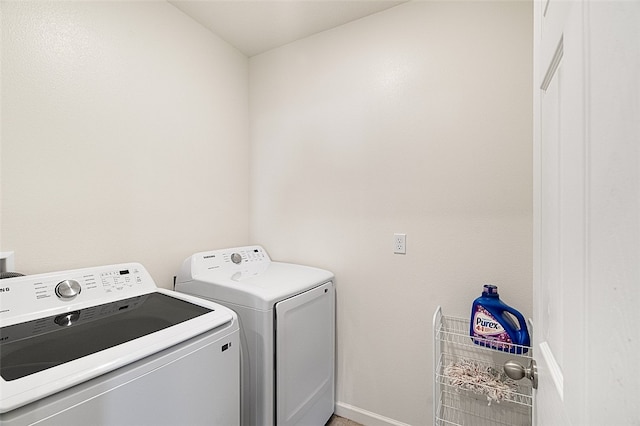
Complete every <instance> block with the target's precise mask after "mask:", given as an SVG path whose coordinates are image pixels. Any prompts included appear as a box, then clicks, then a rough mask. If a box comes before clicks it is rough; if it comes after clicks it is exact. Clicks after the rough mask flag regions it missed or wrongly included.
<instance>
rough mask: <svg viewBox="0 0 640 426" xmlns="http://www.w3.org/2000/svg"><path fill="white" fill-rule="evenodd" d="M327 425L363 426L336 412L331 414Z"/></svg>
mask: <svg viewBox="0 0 640 426" xmlns="http://www.w3.org/2000/svg"><path fill="white" fill-rule="evenodd" d="M325 426H362V425H361V424H360V423H356V422H354V421H352V420H349V419H345V418H344V417H338V416H336V415H335V414H334V415H333V416H331V418H330V419H329V421H328V422H327V424H326V425H325Z"/></svg>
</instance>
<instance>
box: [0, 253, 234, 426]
mask: <svg viewBox="0 0 640 426" xmlns="http://www.w3.org/2000/svg"><path fill="white" fill-rule="evenodd" d="M0 326H1V327H0V426H23V425H32V424H37V425H39V426H46V425H52V426H57V425H105V426H126V425H136V426H141V425H148V426H158V425H167V426H169V425H171V426H173V425H187V424H188V425H203V426H204V425H210V424H215V425H225V426H226V425H238V424H240V344H239V343H240V338H239V325H238V319H237V315H236V314H235V313H234V312H233V311H232V310H230V309H228V308H226V307H224V306H221V305H219V304H216V303H214V302H211V301H208V300H202V299H200V298H196V297H193V296H189V295H186V294H180V293H177V292H175V291H170V290H165V289H160V288H157V287H156V285H155V283H154V281H153V279H152V278H151V276H150V275H149V273H148V272H147V271H146V269H145V268H144V267H143V266H142V265H140V264H138V263H126V264H118V265H110V266H102V267H95V268H86V269H76V270H70V271H61V272H53V273H46V274H38V275H28V276H24V277H19V278H10V279H3V280H2V281H0Z"/></svg>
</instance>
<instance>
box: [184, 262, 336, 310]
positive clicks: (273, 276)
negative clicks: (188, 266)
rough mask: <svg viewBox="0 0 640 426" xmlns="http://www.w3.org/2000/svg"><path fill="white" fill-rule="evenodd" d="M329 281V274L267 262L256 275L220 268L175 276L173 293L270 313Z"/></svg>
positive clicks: (318, 270) (291, 265) (301, 266)
mask: <svg viewBox="0 0 640 426" xmlns="http://www.w3.org/2000/svg"><path fill="white" fill-rule="evenodd" d="M332 279H333V274H332V273H331V272H329V271H326V270H324V269H318V268H313V267H311V266H303V265H296V264H292V263H282V262H269V264H268V265H263V270H261V271H260V272H259V273H255V270H249V271H246V272H244V271H240V270H235V271H234V270H228V269H222V268H221V269H215V270H211V271H208V272H205V273H200V274H198V275H197V276H182V277H178V281H177V282H176V290H178V291H182V292H185V293H189V294H193V295H196V296H200V297H205V298H207V299H211V300H215V301H219V302H222V303H225V302H227V303H234V304H236V305H241V306H246V307H250V308H254V309H259V310H270V309H273V306H274V305H275V304H276V303H277V302H279V301H281V300H283V299H286V298H288V297H291V296H295V295H296V294H300V293H302V292H304V291H306V290H309V289H311V288H314V287H316V286H318V285H320V284H323V283H325V282H327V281H331V280H332Z"/></svg>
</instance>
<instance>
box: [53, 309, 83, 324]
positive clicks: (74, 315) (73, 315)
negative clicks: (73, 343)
mask: <svg viewBox="0 0 640 426" xmlns="http://www.w3.org/2000/svg"><path fill="white" fill-rule="evenodd" d="M78 319H80V311H73V312H68V313H66V314H62V315H58V316H57V317H55V319H54V320H53V321H54V322H55V323H56V324H58V325H60V326H62V327H68V326H70V325H71V324H73V323H74V322H76V321H78Z"/></svg>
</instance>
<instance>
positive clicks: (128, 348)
mask: <svg viewBox="0 0 640 426" xmlns="http://www.w3.org/2000/svg"><path fill="white" fill-rule="evenodd" d="M136 267H139V268H141V269H140V271H141V276H145V275H146V271H143V268H142V267H141V266H140V265H136ZM120 269H121V268H120ZM69 272H75V271H69ZM86 272H87V271H86V270H84V271H83V273H86ZM42 278H43V276H31V277H29V276H27V277H22V278H15V279H11V280H10V285H9V283H7V286H6V287H4V288H5V290H6V289H8V288H9V289H10V290H9V291H7V292H5V293H3V295H6V293H10V292H13V293H12V294H13V295H14V296H15V295H19V293H20V291H23V290H24V293H25V294H30V293H31V288H32V287H33V286H34V285H35V286H40V285H41V284H40V282H41V281H42ZM56 279H57V278H56ZM7 281H9V280H7ZM3 285H4V283H3ZM148 286H151V283H148ZM153 287H155V284H153ZM19 289H21V290H19ZM25 289H26V290H25ZM134 293H135V295H134V296H132V297H126V298H121V299H117V300H113V299H112V300H111V301H109V302H107V303H97V302H96V301H95V299H92V300H91V301H88V300H84V301H75V302H70V303H66V302H63V304H62V305H61V306H59V307H57V308H55V309H53V310H51V309H46V310H45V311H44V314H43V312H41V313H40V316H37V315H36V314H37V312H35V313H30V314H25V313H24V310H22V309H18V310H16V311H19V312H20V315H19V317H20V318H22V321H20V322H16V321H3V323H2V328H0V413H4V412H7V411H10V410H13V409H15V408H18V407H20V406H22V405H26V404H28V403H30V402H33V401H36V400H39V399H41V398H44V397H45V396H47V395H51V394H53V393H55V392H58V391H60V390H63V389H66V388H69V387H71V386H74V385H76V384H78V383H81V382H85V381H87V380H89V379H91V378H94V377H96V376H99V375H101V374H104V373H107V372H109V371H112V370H115V369H117V368H119V367H122V366H124V365H127V364H130V363H132V362H134V361H137V360H139V359H142V358H144V357H147V356H149V355H152V354H154V353H157V352H160V351H162V350H164V349H166V348H168V347H170V346H173V345H175V344H177V343H180V342H183V341H185V340H188V339H190V338H192V337H195V336H197V335H199V334H202V333H205V332H207V331H209V330H213V329H215V328H218V327H228V328H230V327H231V326H232V325H233V326H235V327H237V321H236V320H235V318H236V316H235V314H234V313H233V312H232V311H231V310H230V309H228V308H225V307H223V306H220V305H218V304H216V303H213V302H210V301H206V300H202V299H198V298H195V297H191V296H188V295H185V294H180V293H176V292H173V291H169V290H164V289H155V291H147V292H146V293H143V294H140V293H139V292H137V291H136V292H134ZM123 294H124V293H123ZM102 300H103V301H104V299H102ZM18 305H19V304H18ZM33 305H36V304H35V303H33ZM48 307H50V306H48ZM14 319H15V317H14Z"/></svg>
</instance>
